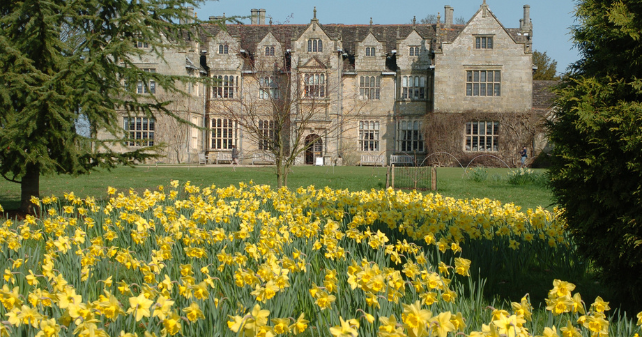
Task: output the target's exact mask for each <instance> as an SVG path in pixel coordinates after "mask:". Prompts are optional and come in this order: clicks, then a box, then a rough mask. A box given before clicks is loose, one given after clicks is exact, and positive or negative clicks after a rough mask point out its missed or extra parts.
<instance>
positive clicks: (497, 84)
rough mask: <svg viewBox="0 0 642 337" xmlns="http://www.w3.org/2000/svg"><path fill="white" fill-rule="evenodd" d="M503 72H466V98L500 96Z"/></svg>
mask: <svg viewBox="0 0 642 337" xmlns="http://www.w3.org/2000/svg"><path fill="white" fill-rule="evenodd" d="M501 80H502V76H501V72H500V71H499V70H468V71H466V96H500V95H501V93H502V88H501Z"/></svg>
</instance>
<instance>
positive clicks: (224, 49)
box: [218, 44, 229, 54]
mask: <svg viewBox="0 0 642 337" xmlns="http://www.w3.org/2000/svg"><path fill="white" fill-rule="evenodd" d="M218 53H219V54H227V53H229V47H228V46H227V45H226V44H219V45H218Z"/></svg>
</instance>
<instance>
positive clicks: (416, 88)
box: [401, 76, 426, 99]
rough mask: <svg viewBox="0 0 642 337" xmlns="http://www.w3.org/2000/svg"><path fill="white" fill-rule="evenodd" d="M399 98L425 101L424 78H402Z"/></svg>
mask: <svg viewBox="0 0 642 337" xmlns="http://www.w3.org/2000/svg"><path fill="white" fill-rule="evenodd" d="M401 98H404V99H426V76H403V77H402V78H401Z"/></svg>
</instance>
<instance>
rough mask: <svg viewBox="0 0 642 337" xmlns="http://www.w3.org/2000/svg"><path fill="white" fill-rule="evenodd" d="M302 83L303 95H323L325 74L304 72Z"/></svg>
mask: <svg viewBox="0 0 642 337" xmlns="http://www.w3.org/2000/svg"><path fill="white" fill-rule="evenodd" d="M303 84H304V91H303V96H304V97H310V98H312V97H325V74H305V75H304V76H303Z"/></svg>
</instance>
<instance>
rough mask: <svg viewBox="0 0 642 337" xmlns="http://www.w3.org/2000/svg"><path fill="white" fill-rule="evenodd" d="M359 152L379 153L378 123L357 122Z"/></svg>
mask: <svg viewBox="0 0 642 337" xmlns="http://www.w3.org/2000/svg"><path fill="white" fill-rule="evenodd" d="M359 151H379V122H377V121H360V122H359Z"/></svg>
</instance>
